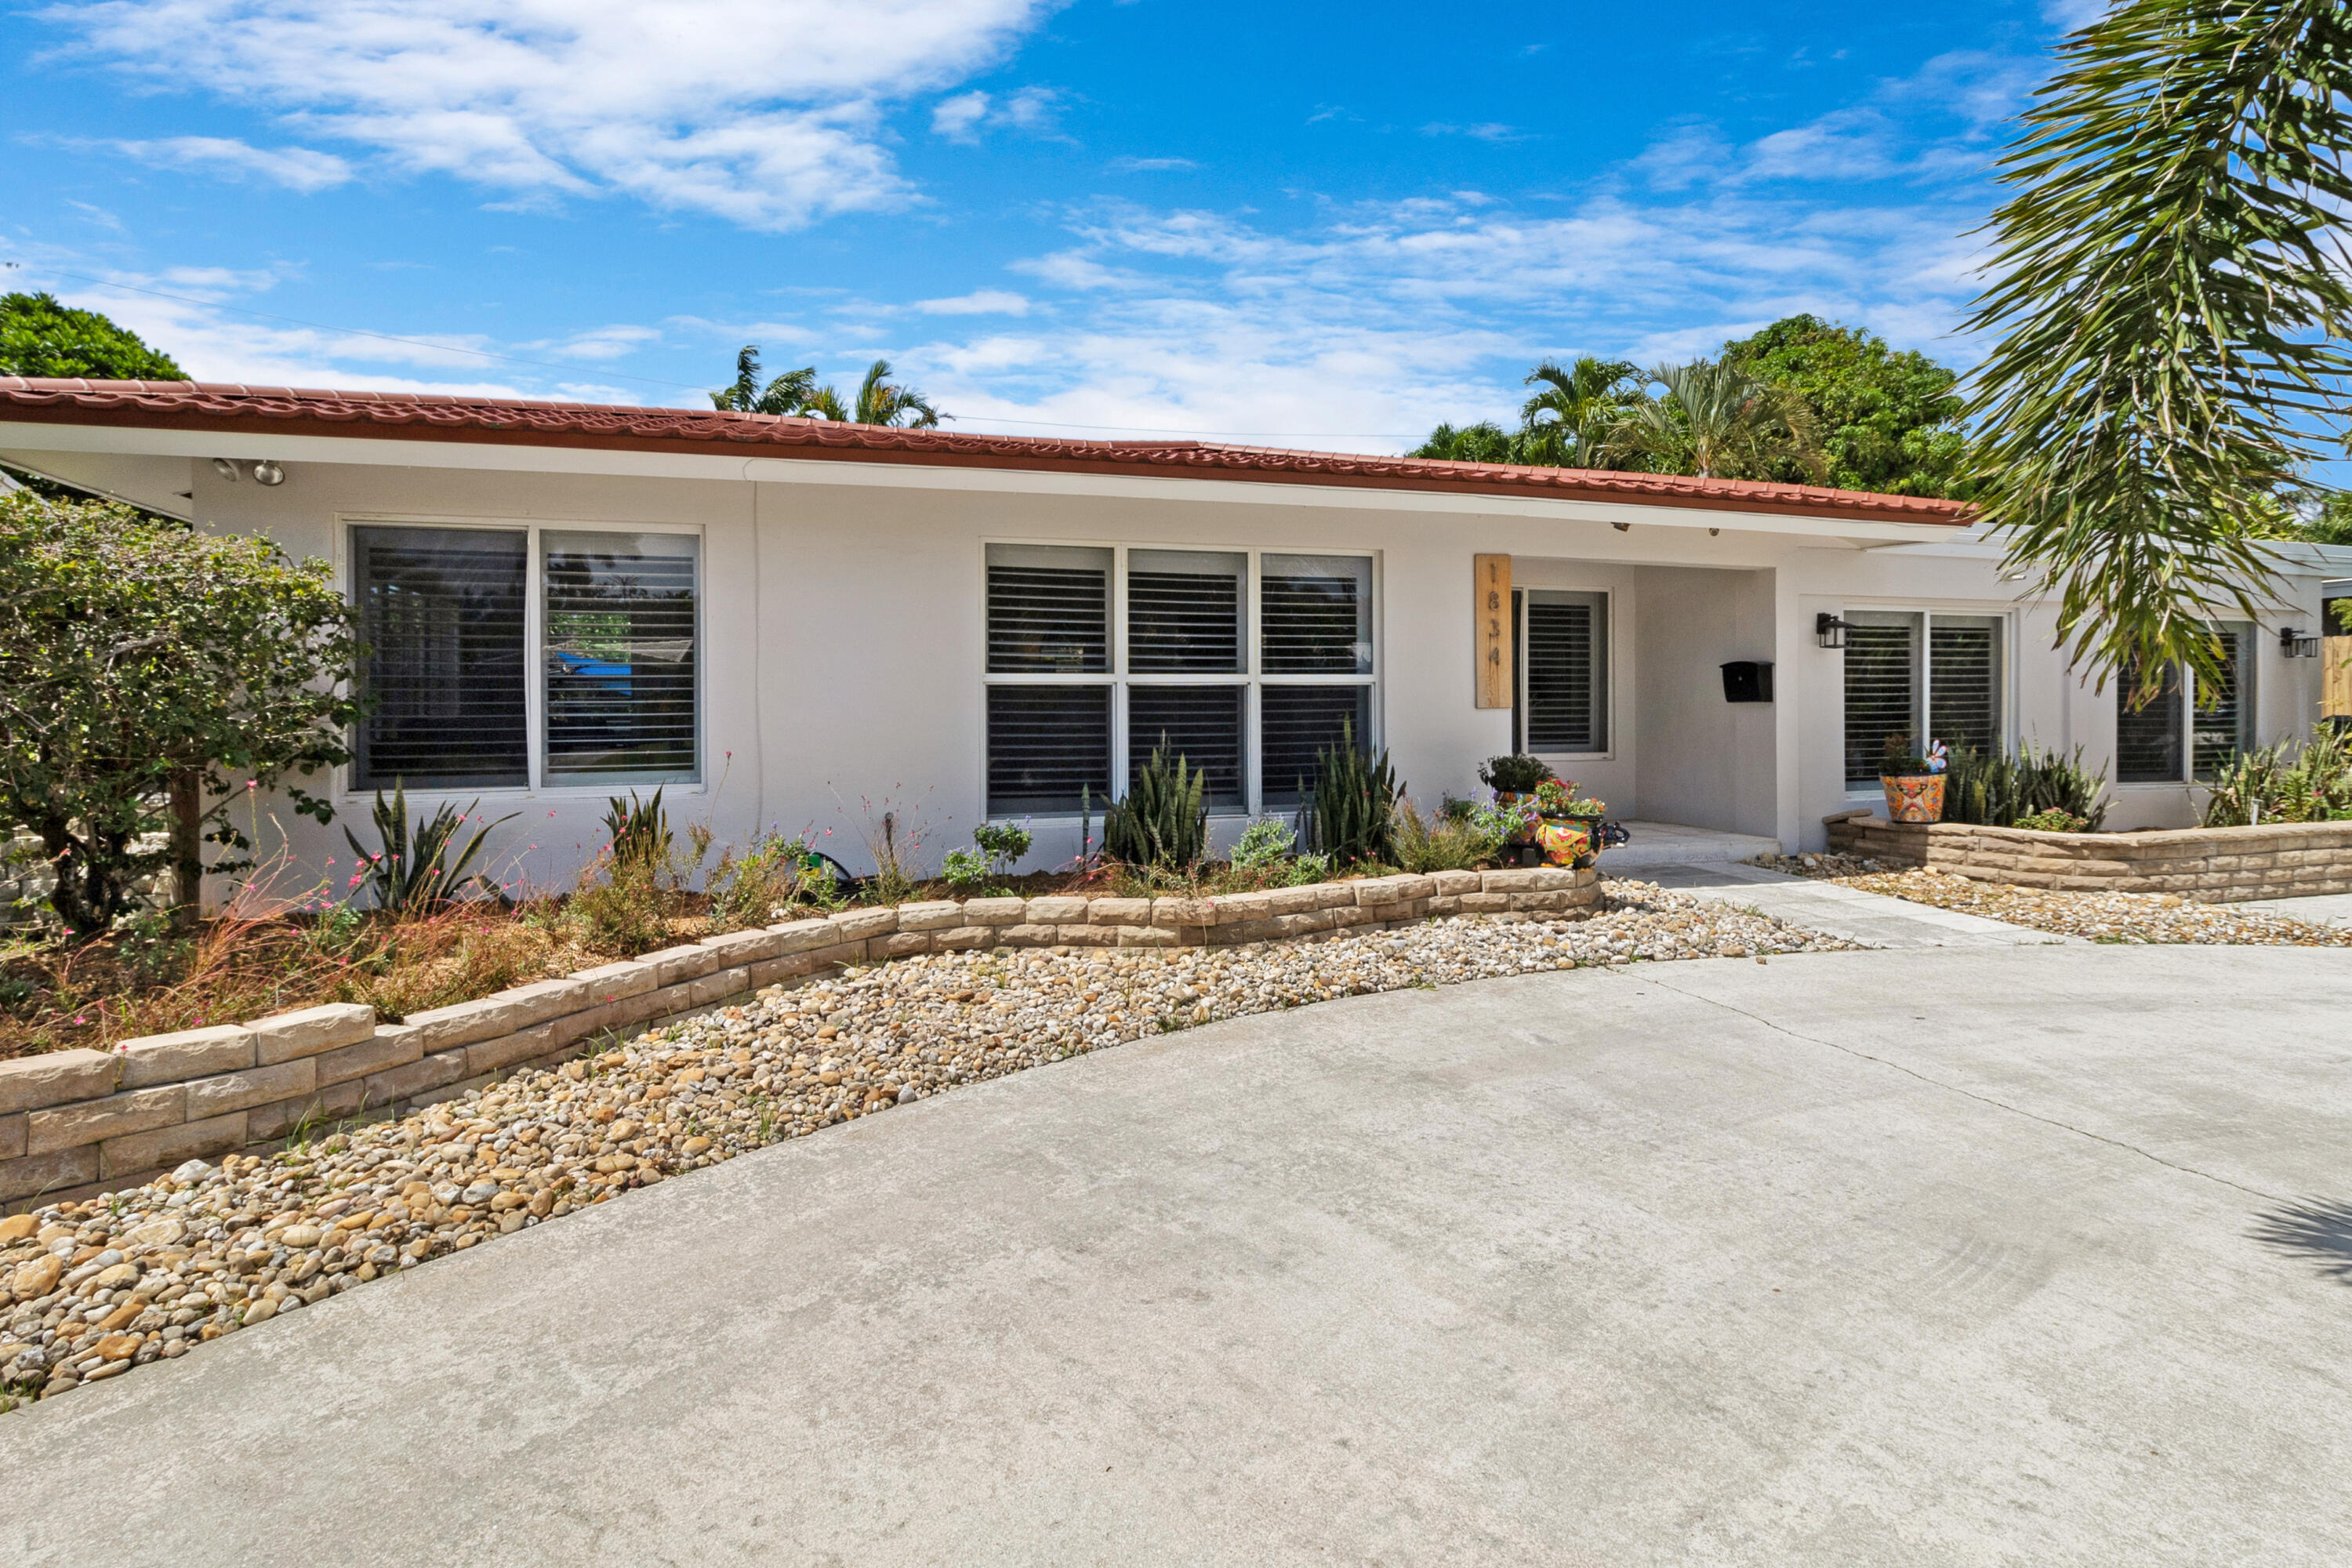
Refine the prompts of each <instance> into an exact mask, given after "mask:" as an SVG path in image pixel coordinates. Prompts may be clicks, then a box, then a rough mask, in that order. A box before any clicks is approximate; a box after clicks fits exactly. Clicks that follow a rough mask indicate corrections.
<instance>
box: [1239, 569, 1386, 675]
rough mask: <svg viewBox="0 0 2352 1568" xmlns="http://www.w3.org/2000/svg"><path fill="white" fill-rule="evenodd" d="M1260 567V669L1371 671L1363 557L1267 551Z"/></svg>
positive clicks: (1368, 582) (1367, 572)
mask: <svg viewBox="0 0 2352 1568" xmlns="http://www.w3.org/2000/svg"><path fill="white" fill-rule="evenodd" d="M1259 571H1260V578H1259V587H1258V599H1259V606H1258V607H1259V615H1260V616H1261V618H1262V621H1263V623H1264V624H1263V629H1262V630H1261V632H1260V634H1259V636H1260V638H1261V650H1260V651H1261V653H1262V656H1263V662H1262V664H1261V668H1263V669H1264V670H1265V672H1266V673H1267V674H1268V675H1369V674H1370V673H1371V668H1372V563H1371V562H1370V560H1369V559H1368V558H1366V557H1363V556H1359V555H1268V556H1266V557H1265V559H1264V561H1263V562H1262V563H1261V565H1260V568H1259Z"/></svg>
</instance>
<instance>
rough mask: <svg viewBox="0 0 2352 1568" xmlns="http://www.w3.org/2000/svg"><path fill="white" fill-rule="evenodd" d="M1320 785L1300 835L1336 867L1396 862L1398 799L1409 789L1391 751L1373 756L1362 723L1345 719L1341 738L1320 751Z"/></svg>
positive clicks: (1317, 758) (1308, 806)
mask: <svg viewBox="0 0 2352 1568" xmlns="http://www.w3.org/2000/svg"><path fill="white" fill-rule="evenodd" d="M1315 772H1316V777H1315V787H1314V788H1313V790H1312V791H1311V792H1310V793H1309V795H1308V798H1307V804H1306V805H1305V806H1304V807H1303V808H1302V809H1301V810H1300V812H1299V824H1298V829H1299V830H1298V837H1299V841H1300V842H1301V843H1302V844H1304V845H1305V846H1306V847H1307V849H1308V850H1309V851H1310V852H1312V853H1315V854H1318V855H1326V856H1328V857H1329V858H1330V859H1331V863H1332V864H1333V865H1335V866H1353V865H1357V864H1359V863H1360V862H1363V861H1367V860H1369V861H1373V862H1375V863H1378V864H1381V865H1393V864H1395V862H1396V803H1397V800H1398V798H1399V797H1400V796H1402V795H1403V794H1404V786H1403V785H1402V784H1399V783H1397V777H1396V770H1395V769H1394V768H1393V767H1391V765H1390V764H1389V754H1388V752H1381V753H1380V755H1379V756H1377V757H1371V756H1367V755H1365V754H1364V752H1361V751H1360V750H1358V749H1357V746H1356V727H1355V726H1354V725H1353V724H1349V723H1342V725H1341V726H1340V731H1339V744H1338V745H1336V746H1333V747H1331V748H1329V749H1328V750H1327V751H1318V752H1316V753H1315Z"/></svg>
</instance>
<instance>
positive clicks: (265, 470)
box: [253, 458, 286, 485]
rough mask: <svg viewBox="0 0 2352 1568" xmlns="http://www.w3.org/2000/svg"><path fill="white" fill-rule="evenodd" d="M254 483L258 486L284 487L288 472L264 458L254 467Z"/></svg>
mask: <svg viewBox="0 0 2352 1568" xmlns="http://www.w3.org/2000/svg"><path fill="white" fill-rule="evenodd" d="M253 482H254V483H255V484H257V485H282V484H284V483H285V482H286V470H285V469H283V468H279V467H278V465H277V464H275V463H273V462H271V461H270V460H269V459H268V458H262V459H261V461H259V462H257V463H256V464H254V465H253Z"/></svg>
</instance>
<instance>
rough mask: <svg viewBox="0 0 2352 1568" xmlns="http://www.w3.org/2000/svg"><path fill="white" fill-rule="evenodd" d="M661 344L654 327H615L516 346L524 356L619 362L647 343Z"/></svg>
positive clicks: (590, 330) (592, 329) (595, 329)
mask: <svg viewBox="0 0 2352 1568" xmlns="http://www.w3.org/2000/svg"><path fill="white" fill-rule="evenodd" d="M660 341H661V332H660V331H659V330H658V329H657V328H654V327H635V326H626V325H617V326H610V327H593V328H591V329H589V330H588V331H584V332H574V333H572V335H571V336H570V337H567V338H559V339H555V340H552V341H549V342H532V343H519V344H517V345H516V346H517V347H518V348H520V349H521V350H523V351H524V352H526V353H551V354H554V355H556V356H557V357H559V358H562V359H619V358H621V357H622V356H623V355H625V354H632V353H636V352H637V350H639V349H641V348H643V347H645V346H646V344H647V343H652V342H660Z"/></svg>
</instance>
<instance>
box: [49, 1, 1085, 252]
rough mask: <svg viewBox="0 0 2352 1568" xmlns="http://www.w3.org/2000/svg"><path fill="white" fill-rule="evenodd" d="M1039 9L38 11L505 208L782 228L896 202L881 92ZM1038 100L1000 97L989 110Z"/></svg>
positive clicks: (940, 71) (696, 4)
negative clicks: (580, 202) (623, 199)
mask: <svg viewBox="0 0 2352 1568" xmlns="http://www.w3.org/2000/svg"><path fill="white" fill-rule="evenodd" d="M1055 3H1056V0H866V4H863V5H854V6H845V5H837V4H824V3H821V0H666V3H664V4H661V5H646V4H644V3H643V0H565V3H563V4H560V5H559V4H556V3H555V0H100V4H96V5H71V6H68V5H56V6H52V7H51V8H49V9H48V10H47V11H44V12H42V13H41V15H42V16H44V17H45V18H46V19H47V20H48V21H50V22H53V23H56V24H58V25H59V26H65V27H68V28H71V29H73V30H74V31H75V32H76V33H77V34H78V35H79V40H80V47H81V48H82V50H83V51H85V52H86V53H88V54H89V55H91V56H95V57H97V58H104V59H110V60H111V61H113V62H114V63H115V64H116V65H118V66H119V67H120V68H122V69H124V70H126V71H129V72H131V73H134V74H137V75H140V76H143V77H146V78H148V79H152V80H153V81H155V82H158V83H160V84H163V85H166V86H169V87H172V88H175V89H178V88H185V87H187V86H188V85H189V84H191V83H201V84H202V85H203V86H204V88H205V89H207V90H209V91H212V92H215V93H217V94H219V95H221V96H224V97H227V98H231V99H236V100H245V101H249V102H253V103H256V104H258V105H260V106H262V107H264V108H267V109H270V110H277V111H279V112H281V113H282V114H284V115H285V116H286V118H287V119H288V121H289V122H290V123H291V124H293V125H295V126H297V127H299V128H300V129H302V130H303V131H305V132H308V133H310V134H311V135H314V136H327V137H334V138H339V139H341V140H345V141H350V142H357V143H360V144H362V145H365V146H370V147H373V148H375V149H377V150H379V151H380V152H381V153H382V154H383V156H384V157H385V158H386V159H387V160H388V161H389V162H390V163H393V164H394V165H395V166H398V167H402V168H405V169H408V170H412V171H424V172H435V173H443V174H452V175H455V176H457V177H458V178H461V179H465V180H468V181H472V182H474V183H477V184H483V185H487V186H490V187H493V188H495V189H498V190H500V191H503V192H505V193H507V194H508V195H509V198H510V199H512V200H517V201H521V202H546V201H551V200H553V199H556V198H560V197H563V196H588V195H603V194H607V193H612V192H621V193H625V194H628V195H635V196H636V197H638V198H639V199H642V200H644V201H646V202H647V203H649V204H651V205H655V206H658V207H669V208H680V209H691V210H698V211H703V212H710V213H715V214H718V215H719V216H723V217H727V218H730V219H732V220H734V221H736V222H738V223H741V224H744V225H746V226H752V227H760V228H788V227H792V226H796V225H799V224H803V223H806V222H808V221H810V220H812V219H814V218H815V217H818V216H824V215H825V214H827V213H834V212H841V211H848V210H854V209H858V208H868V207H875V206H879V205H887V204H889V203H892V202H895V201H898V200H900V199H903V198H904V197H905V196H906V195H907V188H906V185H905V183H904V182H903V180H902V179H901V178H900V177H899V175H898V173H897V171H896V169H895V167H894V165H893V163H892V162H891V160H890V157H889V155H888V153H887V152H886V151H885V150H884V148H883V146H882V144H881V142H880V140H879V132H880V121H881V118H882V114H883V111H884V109H885V107H886V105H887V104H888V103H889V102H891V101H894V100H903V99H905V98H908V97H910V96H913V95H916V94H919V93H922V92H927V91H931V90H936V89H940V88H941V87H945V86H949V85H951V84H952V83H954V82H955V81H956V80H958V79H961V78H964V77H968V76H969V75H970V74H971V73H972V72H973V71H975V70H977V69H981V68H985V67H987V66H989V65H992V64H993V63H995V62H996V61H997V60H999V59H1000V58H1003V55H1004V54H1005V52H1006V51H1007V50H1008V49H1009V48H1010V47H1012V45H1013V43H1014V42H1015V41H1017V39H1018V38H1019V37H1021V36H1022V35H1023V34H1024V33H1025V32H1026V31H1027V30H1029V29H1030V28H1032V27H1033V26H1035V25H1036V23H1037V22H1038V21H1039V20H1040V19H1041V18H1042V17H1043V16H1045V14H1046V13H1048V12H1049V11H1050V10H1052V9H1053V8H1054V5H1055ZM1050 109H1051V103H1050V100H1049V99H1044V98H1029V99H1024V98H1022V97H1021V95H1017V94H1016V95H1015V97H1014V99H1013V100H1010V102H1009V105H1008V107H1007V108H1006V110H1004V112H1006V113H1007V114H1008V115H1009V116H1013V117H1015V118H1014V119H1013V122H1014V123H1021V122H1022V121H1020V120H1019V119H1018V118H1017V117H1018V116H1020V115H1024V114H1025V115H1028V116H1030V117H1032V119H1033V120H1034V119H1035V118H1036V117H1040V116H1045V115H1048V114H1049V113H1050ZM182 140H185V139H182ZM265 156H266V154H265ZM256 172H260V171H259V170H258V168H256ZM322 172H323V170H322V168H320V167H319V166H314V173H322Z"/></svg>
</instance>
